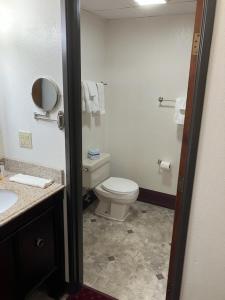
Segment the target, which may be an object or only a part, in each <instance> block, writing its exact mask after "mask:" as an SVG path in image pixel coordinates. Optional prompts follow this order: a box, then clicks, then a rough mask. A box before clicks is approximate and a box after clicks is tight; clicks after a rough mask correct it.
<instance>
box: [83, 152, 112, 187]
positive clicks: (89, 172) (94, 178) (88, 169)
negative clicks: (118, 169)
mask: <svg viewBox="0 0 225 300" xmlns="http://www.w3.org/2000/svg"><path fill="white" fill-rule="evenodd" d="M109 177H110V154H108V153H102V154H101V155H100V158H99V159H96V160H91V159H85V160H84V161H83V187H84V188H86V189H93V188H94V187H96V186H97V185H98V184H100V183H101V182H103V181H104V180H106V179H107V178H109Z"/></svg>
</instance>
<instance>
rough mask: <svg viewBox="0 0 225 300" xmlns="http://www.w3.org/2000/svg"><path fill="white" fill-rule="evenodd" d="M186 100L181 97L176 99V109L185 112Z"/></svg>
mask: <svg viewBox="0 0 225 300" xmlns="http://www.w3.org/2000/svg"><path fill="white" fill-rule="evenodd" d="M186 100H187V99H186V98H185V97H180V98H177V99H176V106H175V108H176V109H179V110H185V109H186Z"/></svg>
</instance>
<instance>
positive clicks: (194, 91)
mask: <svg viewBox="0 0 225 300" xmlns="http://www.w3.org/2000/svg"><path fill="white" fill-rule="evenodd" d="M75 4H76V5H75V6H72V7H71V8H73V11H74V9H75V10H76V13H77V16H78V17H79V15H80V13H79V12H80V10H79V5H78V3H75ZM197 4H198V8H199V10H198V9H197V12H198V13H197V16H199V22H197V21H196V22H195V24H197V23H198V24H200V28H199V29H201V43H200V48H199V50H200V51H199V50H198V51H197V52H196V54H193V53H192V63H191V65H192V69H191V70H192V72H191V76H190V81H189V91H188V97H187V98H188V111H189V112H190V113H191V114H190V115H188V117H187V116H186V121H185V126H184V130H185V128H188V129H189V132H188V133H189V136H188V137H190V140H189V141H188V145H187V146H188V147H187V148H188V151H187V153H188V156H186V157H185V159H184V165H185V166H186V167H185V172H184V173H185V176H184V179H183V176H180V178H181V179H182V180H181V181H179V184H178V197H177V201H176V218H175V220H176V222H175V226H174V239H173V244H172V256H171V257H172V259H171V260H170V272H169V284H168V291H167V298H168V299H179V290H180V282H181V275H182V274H181V271H182V265H183V257H184V249H185V238H186V233H187V220H188V213H189V209H190V207H188V206H187V203H188V204H189V203H190V199H191V190H192V185H193V175H194V167H195V163H190V162H195V159H196V153H197V142H198V134H199V128H200V118H199V116H201V109H202V106H203V99H204V89H205V81H206V73H207V72H205V73H204V76H200V75H203V73H202V72H204V71H207V63H208V57H209V50H210V45H209V40H211V35H212V28H213V16H214V11H215V2H214V1H213V2H210V3H209V2H208V1H198V3H197ZM67 5H68V6H67V8H68V7H69V4H67ZM199 12H200V13H199ZM68 15H70V14H69V10H68V9H67V19H68ZM196 19H197V18H196ZM71 20H73V21H74V18H73V17H72V16H71ZM76 24H77V25H79V24H80V23H79V18H77V19H76V22H75V23H74V22H72V23H70V22H69V25H71V27H69V28H70V29H71V28H73V29H76V30H75V32H73V30H72V31H71V32H70V31H68V30H67V37H70V34H71V33H72V32H73V33H76V37H78V36H79V33H80V30H79V26H78V27H77V26H74V25H76ZM67 25H68V23H67ZM73 26H74V27H73ZM73 38H74V37H73ZM206 40H207V43H206ZM68 41H69V42H71V45H70V46H72V48H73V47H74V50H76V54H78V55H79V49H78V46H79V45H78V44H76V45H75V44H74V42H72V39H70V38H69V39H68ZM68 41H67V46H68ZM204 42H205V43H204ZM203 46H204V47H203ZM67 55H69V56H70V55H71V53H70V52H69V53H68V52H67ZM76 58H79V57H76ZM202 59H203V60H202ZM78 60H79V59H78ZM71 61H72V65H71V66H67V71H68V68H69V72H68V73H67V74H69V75H70V76H71V74H70V71H71V73H72V74H73V75H76V78H77V81H76V84H77V86H76V87H72V86H69V89H68V90H69V91H70V92H71V94H70V95H69V96H72V95H73V93H74V95H76V96H79V97H80V96H81V95H80V89H79V87H80V83H79V82H78V80H79V78H81V77H79V76H80V75H79V72H75V71H74V70H73V69H72V67H74V66H75V65H76V66H77V67H79V65H80V64H79V61H76V60H75V59H74V58H73V59H72V60H71ZM197 62H198V64H197ZM205 68H206V70H205ZM68 82H69V81H66V83H68ZM76 88H78V90H79V92H78V91H77V90H76ZM197 96H201V98H200V99H201V101H200V100H198V102H196V99H197V98H196V97H197ZM80 98H81V97H80ZM80 98H79V99H80ZM198 99H199V98H198ZM168 100H170V99H168ZM191 100H192V103H193V105H190V103H191V102H190V101H191ZM194 100H195V101H194ZM78 102H79V101H78ZM70 108H71V107H70ZM72 108H74V109H75V108H76V109H77V108H79V109H80V110H79V112H80V111H81V103H79V104H78V103H76V104H73V106H72ZM193 111H194V112H195V113H197V115H195V113H194V114H193ZM74 112H75V110H74ZM67 113H68V115H70V114H69V111H68V112H67ZM76 114H77V122H76V125H79V126H80V127H79V126H78V129H77V127H76V126H74V123H73V121H72V118H69V120H71V123H70V125H71V127H70V128H69V129H70V131H69V130H68V128H67V130H68V133H69V132H71V133H72V130H71V128H74V129H75V127H76V132H77V135H78V136H79V139H77V136H75V137H74V136H73V137H72V136H70V135H69V138H70V139H72V140H73V143H72V144H71V143H70V144H69V149H70V150H71V149H72V148H73V149H74V148H75V145H76V146H77V145H78V146H81V143H80V142H81V139H80V136H81V125H82V122H81V118H80V116H79V115H78V112H77V110H76ZM190 125H192V126H190ZM193 126H194V129H195V132H197V135H196V134H195V136H193V135H191V133H192V132H191V130H192V129H193ZM186 138H187V136H185V137H184V139H183V142H184V141H185V139H186ZM77 142H78V143H77ZM183 152H184V150H182V155H183V156H182V157H183V158H184V153H183ZM76 153H77V156H76V158H73V159H74V163H76V167H77V163H78V165H79V164H80V165H79V166H81V164H82V163H81V162H82V158H81V147H79V148H78V149H76ZM73 154H74V153H73ZM70 156H71V155H70ZM70 156H69V157H70ZM77 157H78V158H79V161H78V159H77ZM190 159H192V160H190ZM159 160H160V159H159ZM71 161H72V158H71V157H70V163H71ZM187 166H188V167H189V168H187ZM69 168H70V171H71V173H70V175H69V180H70V182H71V178H72V177H73V179H74V182H75V183H79V187H81V184H80V183H81V182H80V181H79V180H80V178H81V172H80V170H81V169H79V171H76V174H75V173H74V171H73V169H74V168H72V167H71V164H70V166H69ZM180 172H181V171H180ZM72 175H73V176H72ZM187 188H188V189H189V190H188V192H187V193H185V189H187ZM68 192H70V193H71V195H70V196H72V195H74V194H76V195H77V196H78V197H77V199H79V201H76V202H75V203H72V201H70V199H69V202H68V204H69V207H70V208H71V209H72V210H71V211H70V212H69V234H70V237H71V238H72V239H71V241H70V242H69V246H70V266H71V268H70V269H71V270H70V276H71V281H73V280H74V282H76V283H77V282H81V283H82V269H83V268H82V255H81V254H82V251H81V236H82V233H81V228H82V226H81V221H82V218H81V214H82V209H81V203H82V201H81V200H82V199H81V188H79V189H78V190H77V189H73V188H72V186H70V188H69V190H68ZM78 192H79V193H78ZM179 195H180V196H181V195H182V199H181V197H180V198H179ZM69 198H70V197H69ZM181 200H182V201H181ZM182 208H185V209H182ZM72 211H76V214H77V213H78V212H79V215H77V217H78V218H77V219H76V220H71V218H72ZM181 217H182V218H181ZM73 218H74V216H73ZM93 223H95V222H93ZM178 225H181V226H180V227H178ZM70 226H71V227H70ZM77 226H79V227H77ZM72 228H73V230H72ZM74 229H76V230H74ZM131 230H132V229H131ZM181 230H182V233H184V235H183V237H185V238H183V237H182V238H181V237H180V236H179V235H180V231H181ZM128 234H129V233H128ZM130 234H131V233H130ZM175 235H176V236H178V240H177V239H176V236H175ZM72 241H73V245H72V244H71V243H72ZM74 245H75V246H76V247H74ZM71 250H72V251H73V253H72V252H71ZM75 250H76V251H75ZM178 250H179V252H178ZM74 253H75V254H74ZM175 254H176V255H175ZM108 258H109V257H108ZM77 262H78V265H77ZM162 275H163V274H162ZM176 276H178V278H177V279H178V281H176ZM174 283H175V284H174Z"/></svg>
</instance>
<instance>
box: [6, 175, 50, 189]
mask: <svg viewBox="0 0 225 300" xmlns="http://www.w3.org/2000/svg"><path fill="white" fill-rule="evenodd" d="M9 180H10V181H13V182H17V183H21V184H26V185H31V186H34V187H40V188H42V189H45V188H47V187H48V186H50V185H51V184H52V183H53V180H51V179H44V178H40V177H34V176H29V175H24V174H16V175H14V176H12V177H10V178H9Z"/></svg>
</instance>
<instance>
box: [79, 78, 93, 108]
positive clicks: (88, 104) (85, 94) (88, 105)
mask: <svg viewBox="0 0 225 300" xmlns="http://www.w3.org/2000/svg"><path fill="white" fill-rule="evenodd" d="M81 86H82V96H83V99H82V109H83V106H84V105H85V111H86V112H87V113H91V112H92V103H91V101H90V100H91V99H90V95H89V90H88V86H87V83H86V81H85V80H83V81H82V82H81ZM83 101H84V104H83Z"/></svg>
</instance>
